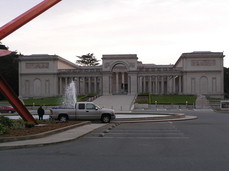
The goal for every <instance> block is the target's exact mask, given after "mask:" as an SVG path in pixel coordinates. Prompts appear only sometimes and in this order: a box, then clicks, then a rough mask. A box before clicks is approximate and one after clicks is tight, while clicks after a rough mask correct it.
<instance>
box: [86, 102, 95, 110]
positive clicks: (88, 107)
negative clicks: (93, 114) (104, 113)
mask: <svg viewBox="0 0 229 171" xmlns="http://www.w3.org/2000/svg"><path fill="white" fill-rule="evenodd" d="M86 109H88V110H93V109H95V105H94V104H90V103H88V104H86Z"/></svg>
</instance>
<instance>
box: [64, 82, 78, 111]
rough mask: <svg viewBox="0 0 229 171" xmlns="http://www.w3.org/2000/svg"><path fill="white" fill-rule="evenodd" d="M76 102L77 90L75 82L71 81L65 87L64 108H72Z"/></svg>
mask: <svg viewBox="0 0 229 171" xmlns="http://www.w3.org/2000/svg"><path fill="white" fill-rule="evenodd" d="M76 102H77V92H76V85H75V82H74V81H72V82H71V83H70V84H69V85H68V86H67V88H66V90H65V94H64V98H63V106H64V107H66V108H74V106H75V104H76Z"/></svg>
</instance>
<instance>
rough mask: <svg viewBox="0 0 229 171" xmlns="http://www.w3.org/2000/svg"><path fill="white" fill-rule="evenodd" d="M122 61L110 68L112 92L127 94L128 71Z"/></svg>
mask: <svg viewBox="0 0 229 171" xmlns="http://www.w3.org/2000/svg"><path fill="white" fill-rule="evenodd" d="M127 71H128V70H127V67H126V65H124V64H123V63H117V64H115V65H114V67H113V68H112V94H128V73H127Z"/></svg>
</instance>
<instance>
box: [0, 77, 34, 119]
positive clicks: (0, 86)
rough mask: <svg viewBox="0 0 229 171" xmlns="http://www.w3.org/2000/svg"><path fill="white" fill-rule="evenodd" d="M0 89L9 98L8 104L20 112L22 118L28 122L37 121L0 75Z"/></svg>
mask: <svg viewBox="0 0 229 171" xmlns="http://www.w3.org/2000/svg"><path fill="white" fill-rule="evenodd" d="M0 90H1V92H2V93H3V95H5V97H6V98H7V99H8V100H9V102H10V104H11V105H12V106H13V107H14V109H15V110H16V111H17V112H18V114H20V116H21V117H22V119H23V120H25V121H28V122H33V123H37V122H36V120H35V119H34V118H33V116H32V115H31V114H30V112H29V111H28V110H27V108H26V107H25V106H24V105H23V103H22V102H21V100H20V99H19V98H18V97H17V95H16V94H15V93H14V91H13V90H12V89H11V88H10V86H9V85H8V84H7V82H6V81H5V79H4V78H3V77H2V76H1V75H0Z"/></svg>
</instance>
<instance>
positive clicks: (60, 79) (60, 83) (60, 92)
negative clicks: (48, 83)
mask: <svg viewBox="0 0 229 171" xmlns="http://www.w3.org/2000/svg"><path fill="white" fill-rule="evenodd" d="M62 89H63V87H62V78H61V77H59V95H62V94H63V90H62Z"/></svg>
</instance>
